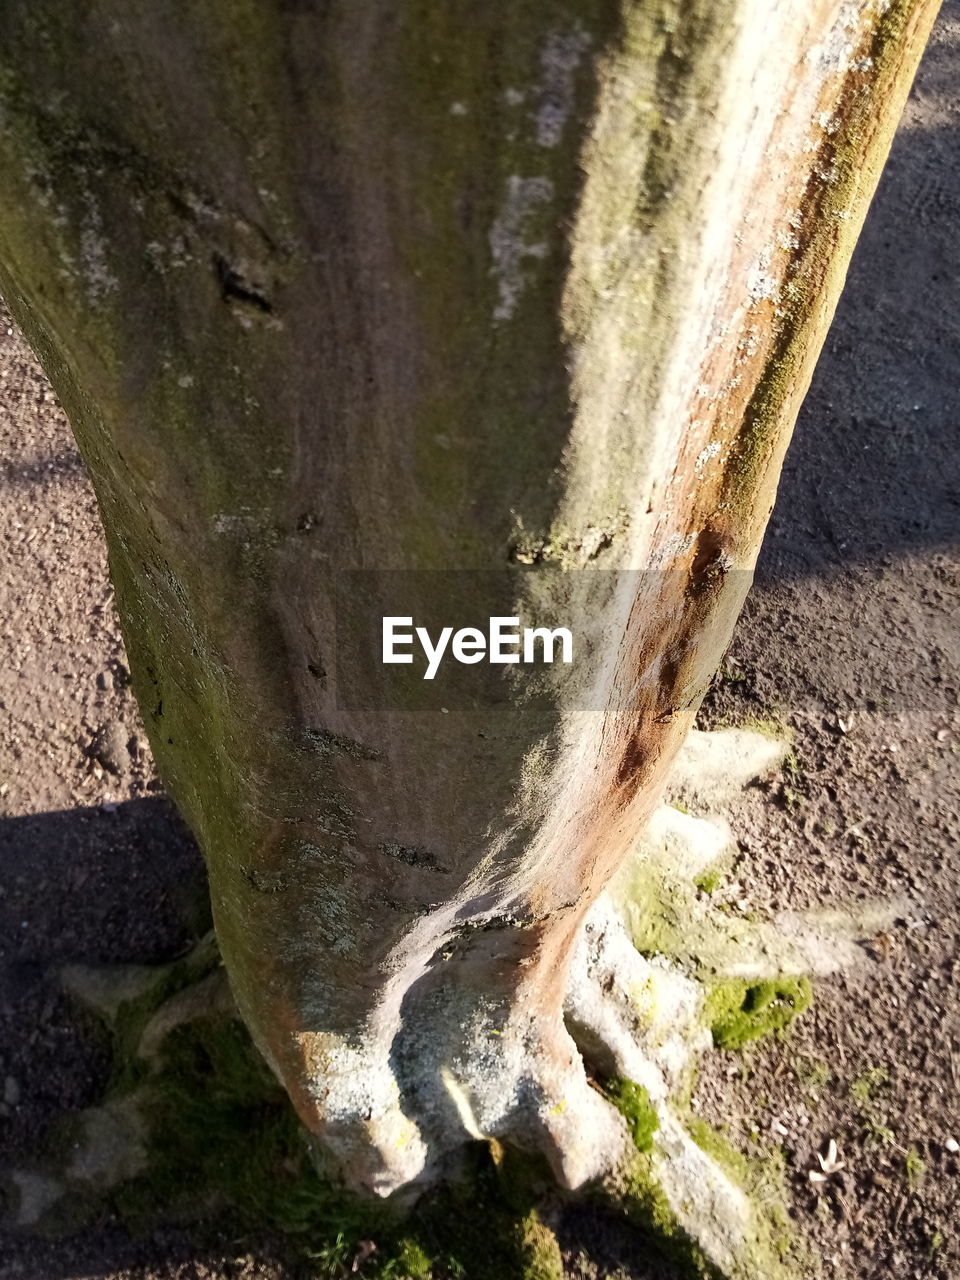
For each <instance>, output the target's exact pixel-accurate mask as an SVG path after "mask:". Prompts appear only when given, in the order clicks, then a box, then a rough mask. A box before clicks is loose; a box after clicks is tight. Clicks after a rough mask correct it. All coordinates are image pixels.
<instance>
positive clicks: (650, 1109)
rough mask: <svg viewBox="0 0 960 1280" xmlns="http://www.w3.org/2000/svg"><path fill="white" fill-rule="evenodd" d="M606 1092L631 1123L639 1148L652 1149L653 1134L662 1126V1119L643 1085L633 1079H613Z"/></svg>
mask: <svg viewBox="0 0 960 1280" xmlns="http://www.w3.org/2000/svg"><path fill="white" fill-rule="evenodd" d="M606 1094H607V1097H608V1098H609V1099H610V1101H611V1102H612V1103H613V1105H614V1106H615V1107H616V1108H617V1110H618V1111H619V1112H620V1114H621V1115H622V1116H623V1117H624V1119H625V1120H626V1122H627V1124H629V1126H630V1136H631V1137H632V1138H633V1143H634V1146H635V1147H636V1148H637V1150H638V1151H650V1150H652V1148H653V1135H654V1134H655V1133H656V1131H657V1130H658V1129H659V1128H660V1120H659V1118H658V1116H657V1112H656V1108H655V1107H654V1105H653V1103H652V1102H651V1101H650V1094H649V1093H648V1092H647V1090H646V1089H645V1088H644V1087H643V1085H642V1084H635V1083H634V1081H633V1080H612V1081H610V1083H609V1084H607V1086H606Z"/></svg>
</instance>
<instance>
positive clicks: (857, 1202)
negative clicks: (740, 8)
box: [0, 0, 960, 1280]
mask: <svg viewBox="0 0 960 1280" xmlns="http://www.w3.org/2000/svg"><path fill="white" fill-rule="evenodd" d="M958 73H960V0H948V3H947V5H946V6H945V9H944V12H943V14H942V16H941V19H940V21H939V23H938V26H937V28H936V31H935V34H934V39H933V42H932V44H931V47H930V49H929V51H928V53H927V55H926V57H925V59H924V62H923V65H922V68H921V72H920V75H919V78H918V81H917V85H916V87H915V89H914V92H913V95H912V97H911V99H910V103H909V105H908V108H907V112H906V116H905V118H904V121H903V124H902V126H901V128H900V131H899V133H898V136H897V139H896V142H895V146H894V151H893V155H892V157H891V161H890V165H889V167H888V170H887V172H886V175H885V177H884V179H883V182H882V185H881V190H880V193H879V195H878V197H877V201H876V203H875V206H874V209H873V211H872V212H871V215H870V218H869V221H868V225H867V229H866V231H865V234H864V237H863V239H862V242H861V245H860V247H859V249H858V251H857V254H856V258H855V261H854V265H853V268H852V270H851V274H850V279H849V283H848V286H847V291H846V293H845V295H844V298H843V301H842V303H841V306H840V311H839V314H838V317H837V320H836V323H835V325H834V327H833V329H832V331H831V334H830V337H829V339H828V343H827V348H826V351H825V353H824V356H823V358H822V360H821V363H820V367H819V370H818V373H817V376H816V379H815V384H814V387H813V390H812V391H811V394H810V396H809V398H808V400H807V403H806V405H805V407H804V410H803V413H802V415H801V420H800V423H799V426H798V430H797V436H796V440H795V443H794V446H793V449H792V452H791V454H790V457H789V460H788V464H787V469H786V473H785V476H784V480H783V484H782V487H781V493H780V497H779V500H778V504H777V508H776V511H775V513H774V517H773V522H772V525H771V529H770V534H769V537H768V540H767V543H766V547H765V550H764V554H763V557H762V561H761V566H760V571H759V574H758V578H757V583H756V586H755V588H754V591H753V593H752V596H751V599H750V602H749V604H748V607H747V610H746V613H745V615H744V618H743V620H742V623H741V625H740V629H739V632H738V637H737V640H736V642H735V644H734V647H733V649H732V651H731V653H730V655H729V657H728V659H727V662H726V665H725V667H724V670H723V671H722V672H721V675H720V677H719V678H718V680H717V682H716V684H715V686H714V688H713V690H712V692H711V694H710V696H709V698H708V701H707V704H706V706H705V709H704V713H703V723H704V724H707V725H710V724H720V723H742V722H743V721H744V720H746V719H749V718H751V717H752V718H760V719H776V720H778V721H780V722H782V723H784V724H786V725H788V726H789V727H790V728H791V729H792V730H793V732H794V734H795V760H794V762H793V764H792V766H791V768H790V769H788V770H787V771H786V772H785V773H784V774H783V775H782V776H781V777H779V778H778V779H777V780H776V781H775V782H773V783H771V784H769V785H765V786H761V787H756V788H754V789H753V790H752V791H751V792H750V793H749V794H748V795H747V796H746V798H745V800H744V802H743V804H742V805H741V806H740V807H739V808H738V811H737V812H736V813H735V814H733V815H732V817H733V822H734V826H735V829H736V831H737V834H738V836H739V841H740V845H739V848H740V855H739V862H738V864H737V866H736V867H735V868H734V869H733V871H732V879H733V882H734V892H733V893H732V894H731V897H732V899H734V900H735V902H736V907H735V909H737V910H743V911H747V912H758V913H761V914H762V913H766V912H769V911H771V910H782V909H785V908H789V909H798V910H803V909H818V908H822V907H827V906H830V905H834V904H844V903H849V902H855V901H858V900H863V899H874V898H886V899H889V898H896V899H898V900H900V903H901V905H900V908H899V915H898V920H897V923H896V924H895V925H894V926H893V927H892V928H891V929H890V930H889V931H887V932H885V933H884V934H882V935H880V936H878V937H877V938H875V939H874V940H873V942H872V943H871V945H870V948H869V957H868V963H867V964H866V965H865V966H864V967H863V968H862V970H859V971H857V972H855V973H849V974H845V975H842V976H838V977H836V978H832V979H826V980H822V981H820V982H818V984H817V989H816V1000H815V1005H814V1008H813V1010H812V1011H811V1012H810V1013H809V1014H808V1015H806V1016H805V1017H803V1018H802V1019H801V1020H800V1021H799V1022H798V1023H797V1024H796V1025H795V1026H794V1028H793V1029H792V1030H791V1031H790V1033H789V1034H788V1035H787V1036H786V1037H784V1038H782V1039H780V1040H774V1041H770V1042H765V1043H762V1044H760V1045H759V1046H758V1047H755V1048H753V1049H752V1050H751V1051H748V1052H747V1053H745V1054H743V1053H738V1054H736V1055H723V1054H717V1055H716V1056H715V1057H714V1058H713V1059H712V1060H711V1061H710V1062H709V1063H708V1064H706V1065H705V1067H704V1070H703V1072H702V1075H701V1079H700V1083H699V1085H698V1089H697V1093H696V1095H695V1098H694V1105H695V1107H696V1108H698V1109H699V1110H700V1111H701V1113H702V1114H703V1115H704V1116H706V1117H707V1118H708V1119H710V1120H712V1121H713V1122H715V1123H720V1124H723V1125H724V1126H725V1131H726V1133H727V1136H728V1137H729V1139H730V1141H731V1142H732V1143H734V1145H736V1146H738V1147H740V1148H741V1149H742V1150H744V1151H745V1152H748V1153H750V1154H754V1155H766V1156H768V1157H769V1156H771V1155H773V1156H774V1157H776V1158H778V1159H782V1161H783V1165H784V1168H785V1171H786V1177H787V1182H788V1185H789V1188H790V1192H791V1195H792V1202H793V1213H794V1216H795V1218H796V1221H797V1223H798V1225H799V1227H800V1229H801V1230H802V1232H803V1233H804V1234H805V1236H806V1237H807V1238H808V1240H809V1242H810V1246H811V1251H812V1255H813V1257H814V1258H815V1259H819V1260H820V1262H819V1264H816V1269H819V1268H820V1267H822V1270H823V1273H824V1274H825V1276H826V1277H828V1278H830V1280H833V1278H834V1277H836V1280H880V1278H881V1277H883V1278H886V1277H897V1280H955V1278H956V1277H957V1276H960V1226H958V1224H960V1154H958V1148H957V1144H958V1143H960V1109H958V1098H960V1094H958V1085H960V987H958V981H957V979H958V977H960V920H958V910H957V907H958V894H960V642H958V624H957V617H958V606H960V447H958V446H960V395H958V384H960V288H958V285H960V237H958V236H957V232H956V228H957V220H958V215H960V147H958V140H960V100H958V98H957V94H956V85H957V83H958ZM0 450H2V454H0V540H2V555H0V629H2V633H3V639H2V644H3V662H2V664H0V1146H2V1148H3V1149H4V1151H5V1152H8V1153H10V1154H11V1155H13V1156H16V1154H17V1153H27V1152H29V1151H30V1150H31V1149H32V1148H33V1147H35V1145H36V1143H37V1141H38V1137H39V1135H40V1134H41V1133H42V1131H43V1129H44V1127H45V1125H46V1124H47V1123H48V1122H49V1121H50V1120H51V1119H52V1118H54V1117H55V1116H57V1115H58V1114H61V1113H63V1112H64V1111H69V1110H73V1109H75V1108H78V1107H81V1106H83V1105H86V1104H88V1103H90V1102H93V1101H94V1100H96V1098H97V1097H98V1094H99V1092H100V1090H101V1089H102V1087H103V1084H104V1079H105V1073H106V1071H107V1063H106V1061H105V1060H104V1055H103V1052H102V1049H101V1048H99V1047H98V1046H97V1044H96V1042H95V1041H93V1040H91V1038H90V1037H89V1036H88V1035H87V1034H85V1032H84V1030H83V1029H82V1028H80V1027H78V1025H77V1024H76V1022H75V1018H74V1015H73V1013H72V1011H71V1009H70V1007H69V1006H68V1005H67V1003H66V1002H65V1000H64V998H63V996H62V995H61V994H60V992H59V988H58V986H57V983H56V981H55V976H54V975H55V973H56V971H57V969H58V967H59V966H61V965H62V964H64V963H67V962H78V961H79V962H85V963H109V962H114V961H128V962H129V961H136V962H148V963H149V962H154V961H160V960H166V959H169V958H171V957H172V956H174V955H177V954H178V953H180V952H181V951H182V950H183V949H184V948H186V947H188V946H189V945H190V944H191V942H192V941H194V940H195V939H196V938H197V937H199V936H200V934H202V932H203V931H204V929H205V928H206V927H207V919H206V916H205V913H204V910H203V907H202V905H199V904H202V893H201V892H200V890H201V889H202V870H201V867H200V863H199V859H198V856H197V853H196V850H195V848H194V846H193V844H192V841H191V840H190V838H189V836H188V834H187V833H186V832H185V830H184V829H183V827H182V825H181V824H180V822H179V820H178V819H177V817H176V814H175V813H174V811H173V809H172V807H171V806H170V804H169V802H168V801H167V800H166V799H165V798H164V796H163V795H162V792H161V790H160V787H159V784H158V783H157V781H156V779H155V777H154V774H153V767H152V762H151V759H150V754H149V750H148V748H147V746H146V742H145V739H144V737H143V733H142V729H141V727H140V722H139V718H138V715H137V711H136V707H135V705H134V702H133V700H132V697H131V695H130V693H129V691H128V689H127V684H126V669H125V666H124V654H123V648H122V643H121V640H120V636H119V632H118V629H117V626H116V622H115V618H114V615H113V612H112V604H111V592H110V588H109V584H108V581H107V576H106V564H105V555H104V550H103V545H102V540H101V537H100V532H99V527H98V524H97V518H96V508H95V502H94V499H93V495H92V493H91V490H90V487H89V484H88V482H87V480H86V478H85V476H84V473H83V469H82V466H81V464H80V461H79V458H78V456H77V454H76V451H75V449H74V446H73V443H72V440H71V437H70V434H69V430H68V427H67V424H66V422H65V420H64V418H63V415H62V413H61V411H60V409H59V407H58V405H57V403H56V400H55V398H54V396H53V393H52V392H51V391H50V389H49V387H48V386H47V383H46V380H45V379H44V377H43V374H42V373H41V372H40V370H39V369H38V366H37V363H36V361H35V359H34V357H33V356H32V355H31V353H30V352H29V350H28V349H27V348H26V346H25V344H24V343H23V340H22V339H21V338H20V336H19V335H18V333H17V332H16V331H15V329H14V327H13V325H12V324H11V322H10V321H9V320H7V319H6V316H5V313H4V314H3V316H0ZM831 1139H832V1140H833V1141H834V1142H835V1143H836V1145H837V1151H838V1155H837V1160H836V1162H835V1164H836V1166H837V1167H835V1168H833V1170H832V1171H831V1172H829V1173H828V1174H827V1176H826V1177H825V1178H824V1179H823V1180H814V1179H811V1177H810V1174H811V1172H813V1173H814V1174H817V1173H818V1172H820V1173H822V1168H821V1164H820V1161H819V1160H818V1154H819V1155H823V1154H825V1153H826V1152H827V1150H828V1146H829V1143H830V1141H831ZM562 1238H563V1240H564V1243H565V1245H566V1246H567V1247H568V1251H569V1271H570V1276H571V1277H579V1278H581V1280H591V1278H593V1277H603V1276H620V1277H626V1278H630V1277H633V1278H634V1280H649V1277H650V1276H651V1267H650V1262H649V1259H648V1258H645V1257H644V1256H643V1252H644V1251H643V1248H642V1246H640V1245H638V1244H637V1241H636V1239H635V1238H634V1237H629V1236H626V1235H623V1236H621V1235H620V1233H618V1232H617V1231H616V1230H614V1229H613V1227H612V1226H611V1224H610V1223H609V1222H604V1221H598V1220H594V1219H591V1218H590V1217H589V1215H580V1216H579V1217H573V1218H571V1219H570V1220H569V1221H568V1222H567V1223H566V1224H565V1229H564V1230H563V1232H562ZM814 1266H815V1264H813V1263H812V1264H811V1267H812V1268H813V1267H814ZM289 1274H291V1273H290V1272H289V1270H288V1269H287V1268H286V1267H285V1266H284V1264H283V1263H282V1262H280V1261H279V1260H278V1256H277V1252H276V1250H275V1248H273V1247H272V1245H271V1242H270V1241H255V1240H249V1239H241V1240H236V1239H227V1238H224V1237H223V1236H221V1235H218V1234H217V1232H216V1229H215V1228H211V1230H210V1231H209V1232H204V1233H202V1234H200V1235H198V1233H197V1230H196V1229H193V1230H191V1231H189V1232H187V1231H183V1230H179V1229H171V1228H165V1229H162V1230H158V1231H157V1232H156V1233H154V1234H153V1235H148V1236H140V1237H135V1238H131V1237H130V1236H129V1235H128V1234H127V1233H126V1232H125V1230H124V1229H123V1227H122V1226H121V1225H120V1224H119V1223H116V1222H107V1223H104V1224H102V1225H101V1226H99V1227H98V1228H97V1229H96V1230H95V1231H90V1232H87V1233H84V1234H81V1235H79V1236H74V1237H72V1238H70V1239H67V1240H47V1241H44V1240H37V1239H34V1238H23V1237H13V1236H8V1237H7V1238H5V1239H4V1240H2V1241H0V1277H3V1280H14V1278H15V1277H17V1278H19V1280H79V1278H80V1277H94V1276H96V1277H102V1278H103V1280H107V1278H109V1280H121V1277H123V1278H126V1277H131V1278H132V1277H143V1278H144V1280H146V1278H147V1277H149V1278H151V1280H161V1278H162V1280H168V1278H172V1277H178V1278H181V1280H188V1278H189V1277H208V1278H212V1277H237V1278H238V1280H239V1278H240V1277H247V1276H251V1277H252V1276H270V1275H276V1276H281V1275H282V1276H288V1275H289ZM658 1274H659V1273H658Z"/></svg>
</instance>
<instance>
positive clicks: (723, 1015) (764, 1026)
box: [705, 976, 813, 1049]
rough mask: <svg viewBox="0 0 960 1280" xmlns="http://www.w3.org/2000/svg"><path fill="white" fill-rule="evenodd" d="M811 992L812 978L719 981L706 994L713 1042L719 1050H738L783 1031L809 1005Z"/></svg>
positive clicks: (784, 977) (707, 1015) (707, 1013)
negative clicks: (761, 1038) (772, 1033)
mask: <svg viewBox="0 0 960 1280" xmlns="http://www.w3.org/2000/svg"><path fill="white" fill-rule="evenodd" d="M812 994H813V993H812V989H811V986H810V980H809V978H795V977H787V976H780V977H777V978H765V979H761V980H758V981H753V982H750V981H747V980H746V979H742V978H728V979H724V980H722V981H719V982H716V983H714V984H713V985H712V987H711V988H710V990H709V992H708V994H707V1000H706V1009H705V1012H706V1018H707V1024H708V1026H709V1027H710V1030H711V1032H712V1033H713V1043H714V1044H715V1045H716V1046H717V1047H718V1048H720V1049H738V1048H740V1047H741V1046H742V1045H744V1044H746V1043H747V1042H748V1041H749V1040H757V1039H759V1037H760V1036H765V1035H769V1034H770V1033H771V1032H773V1031H780V1030H782V1029H783V1028H784V1027H786V1026H787V1025H788V1024H789V1023H790V1022H792V1020H793V1019H794V1018H795V1017H796V1016H797V1014H799V1013H802V1012H803V1011H804V1010H805V1009H807V1008H809V1006H810V1001H811V999H812Z"/></svg>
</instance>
